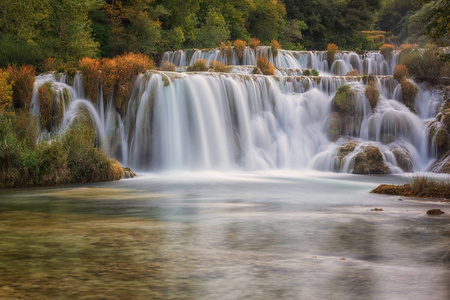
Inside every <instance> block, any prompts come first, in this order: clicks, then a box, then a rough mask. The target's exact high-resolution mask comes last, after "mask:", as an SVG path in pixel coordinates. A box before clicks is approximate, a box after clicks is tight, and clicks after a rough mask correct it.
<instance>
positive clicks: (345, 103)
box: [333, 84, 356, 113]
mask: <svg viewBox="0 0 450 300" xmlns="http://www.w3.org/2000/svg"><path fill="white" fill-rule="evenodd" d="M355 101H356V93H355V91H353V90H352V89H351V88H350V86H349V85H348V84H344V85H341V86H340V87H339V88H338V90H337V92H336V94H335V95H334V97H333V104H334V106H335V107H336V108H337V110H338V111H340V112H343V113H351V111H352V109H353V106H354V105H355Z"/></svg>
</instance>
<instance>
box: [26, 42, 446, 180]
mask: <svg viewBox="0 0 450 300" xmlns="http://www.w3.org/2000/svg"><path fill="white" fill-rule="evenodd" d="M256 52H257V53H255V51H253V50H251V49H250V48H247V49H246V50H245V52H244V53H246V54H245V55H244V57H243V58H242V59H241V62H243V63H245V65H238V59H237V56H235V55H233V56H231V57H224V56H222V54H221V53H220V51H219V50H217V49H214V50H208V51H201V50H195V51H191V52H190V53H188V52H187V51H181V50H179V51H173V52H168V53H165V54H164V60H165V61H170V62H172V63H176V64H178V65H179V67H178V71H180V69H181V70H185V67H183V66H182V65H186V64H187V62H188V61H189V62H193V61H195V59H197V58H199V57H201V58H203V59H206V60H211V59H215V60H222V61H225V62H227V63H230V64H232V67H231V72H230V73H210V72H201V73H189V72H163V71H149V72H147V74H143V75H140V76H138V78H137V79H136V82H135V84H134V87H133V90H132V93H131V96H130V99H129V102H128V106H127V109H126V113H124V114H120V113H119V112H118V111H117V110H116V108H115V107H114V96H113V95H110V97H109V99H107V100H104V99H103V91H102V88H101V86H100V88H99V93H98V99H97V101H95V104H94V102H92V101H90V100H89V99H85V95H84V92H83V78H82V76H81V74H77V75H76V76H75V78H74V80H73V84H72V86H71V87H69V86H68V85H67V84H66V83H64V81H65V80H67V79H66V78H65V77H60V78H59V79H58V80H56V78H55V75H54V74H46V75H41V76H38V77H37V79H36V84H35V91H34V94H33V99H32V109H33V112H34V114H35V115H38V114H39V105H38V104H39V103H38V101H37V97H38V96H37V89H38V87H39V86H40V85H42V84H43V83H45V82H51V83H52V86H53V88H54V89H56V90H58V89H61V88H67V89H68V90H70V94H71V97H70V102H69V103H67V107H66V106H65V108H64V118H63V121H62V124H61V125H60V126H58V128H57V130H61V131H64V130H65V129H66V128H67V127H68V126H70V125H71V124H72V123H74V122H75V121H76V120H77V117H78V116H79V115H80V114H81V113H83V112H84V113H85V114H86V113H87V114H88V115H89V116H90V118H91V120H92V121H93V123H94V124H95V129H96V131H97V135H98V137H99V140H100V141H101V145H102V149H103V150H104V151H105V152H106V153H107V154H108V155H110V156H113V157H115V158H117V159H118V160H119V161H120V162H121V163H123V164H126V165H127V166H130V167H133V168H135V169H137V170H141V171H151V170H155V171H156V170H221V171H227V170H233V169H244V170H265V169H295V170H299V169H315V170H322V171H339V172H352V169H353V168H354V161H355V157H356V156H357V155H358V154H359V153H362V152H363V151H364V149H365V148H367V147H368V146H375V147H377V148H378V149H379V150H380V152H381V154H382V157H383V160H384V161H385V163H386V164H387V166H388V167H389V169H390V171H391V172H402V168H403V170H405V168H404V166H402V164H401V163H400V162H399V161H398V159H399V156H398V155H399V153H406V154H405V155H406V156H407V157H408V160H410V164H411V166H412V168H413V170H416V171H418V170H427V168H428V167H429V166H430V164H431V163H432V162H433V161H434V160H435V158H436V157H435V156H436V153H435V151H433V149H431V148H432V146H431V145H429V144H428V133H427V124H428V122H429V121H430V120H431V119H432V118H434V117H435V115H436V114H437V112H438V108H439V107H440V105H441V104H442V101H443V99H442V97H441V96H440V94H439V93H437V92H434V91H433V90H429V89H428V88H427V86H425V85H419V93H418V96H417V97H416V102H415V108H416V111H417V114H416V113H413V112H412V111H411V110H410V109H409V108H407V107H406V106H405V105H404V104H403V103H401V101H400V100H401V91H400V90H401V89H400V85H399V83H398V82H397V81H396V80H394V79H393V77H392V76H386V75H378V76H376V77H374V80H375V82H374V83H373V84H374V85H375V86H376V88H377V89H378V90H379V91H380V99H379V103H378V105H377V106H376V107H375V108H373V109H372V107H371V105H370V103H369V100H368V99H367V98H366V96H365V88H366V86H365V82H366V79H365V78H364V77H363V76H331V75H326V74H329V73H328V72H327V71H325V76H313V77H309V76H302V75H301V74H302V69H304V68H306V67H315V68H317V69H319V70H326V68H327V62H326V53H325V52H323V51H316V52H306V51H286V50H280V51H279V54H278V56H277V57H276V58H274V57H273V56H271V50H270V48H268V47H260V49H258V51H256ZM257 55H266V56H267V57H270V59H271V60H272V61H274V63H276V64H277V65H281V66H283V67H280V68H278V69H277V74H278V76H263V75H252V74H250V73H251V71H252V69H253V67H254V65H252V63H255V58H256V56H257ZM396 60H397V58H396V56H395V53H394V55H392V56H391V59H390V60H389V61H384V58H382V55H380V54H379V53H372V52H370V53H366V54H364V55H359V54H356V53H353V52H341V53H338V54H337V55H336V60H335V63H334V64H333V66H334V65H335V64H339V65H340V67H339V68H340V70H341V71H342V70H344V71H345V70H347V69H353V68H355V69H357V70H360V71H364V70H377V72H378V71H380V70H381V71H380V72H381V73H389V72H391V70H392V66H394V65H395V63H396V62H395V61H396ZM325 64H326V65H325ZM348 66H351V67H348ZM284 67H286V68H284ZM292 67H295V68H292ZM336 68H337V67H336ZM345 68H347V69H345ZM331 69H332V71H333V67H332V68H331ZM321 75H323V74H321ZM61 78H62V79H61ZM343 84H348V85H349V86H350V87H351V89H352V90H354V91H355V93H356V103H355V104H354V115H353V116H351V117H350V118H349V117H346V119H345V122H346V123H345V130H344V131H343V132H341V134H340V135H339V138H337V140H333V139H331V138H330V136H329V126H330V116H332V115H333V114H332V113H333V97H334V95H335V93H336V91H337V90H338V88H339V87H340V86H341V85H343ZM343 120H344V119H343ZM343 122H344V121H343ZM349 142H352V143H355V145H356V146H355V147H353V148H352V150H351V151H350V152H349V153H348V156H346V158H345V159H341V158H339V151H340V150H339V149H340V148H341V147H343V146H344V145H346V144H347V143H349Z"/></svg>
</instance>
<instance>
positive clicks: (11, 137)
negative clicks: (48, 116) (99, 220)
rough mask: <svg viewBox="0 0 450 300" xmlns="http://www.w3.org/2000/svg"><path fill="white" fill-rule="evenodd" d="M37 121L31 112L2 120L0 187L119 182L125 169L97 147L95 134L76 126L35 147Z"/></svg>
mask: <svg viewBox="0 0 450 300" xmlns="http://www.w3.org/2000/svg"><path fill="white" fill-rule="evenodd" d="M37 135H38V125H37V121H36V120H35V118H34V117H33V116H31V113H29V112H28V111H23V112H17V113H16V114H15V115H13V116H8V117H7V116H0V187H20V186H39V185H57V184H66V183H83V182H97V181H110V180H118V179H120V178H121V177H122V167H121V166H120V165H119V163H118V162H117V161H116V160H114V159H109V158H108V157H107V156H106V154H104V153H103V152H102V151H101V150H100V149H98V148H96V147H95V133H94V130H93V129H92V128H90V127H88V126H86V125H82V124H80V125H77V126H75V127H73V128H71V129H69V130H68V131H67V132H66V133H65V134H64V135H61V136H58V137H57V138H56V139H54V140H52V141H42V142H39V143H36V142H35V141H36V140H37Z"/></svg>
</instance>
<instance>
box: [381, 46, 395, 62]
mask: <svg viewBox="0 0 450 300" xmlns="http://www.w3.org/2000/svg"><path fill="white" fill-rule="evenodd" d="M380 51H381V54H383V56H384V58H386V59H387V58H388V57H389V54H390V53H391V52H392V51H394V46H392V45H391V44H384V45H382V46H381V47H380Z"/></svg>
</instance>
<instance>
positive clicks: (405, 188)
mask: <svg viewBox="0 0 450 300" xmlns="http://www.w3.org/2000/svg"><path fill="white" fill-rule="evenodd" d="M371 193H374V194H385V195H398V196H405V197H418V198H439V199H440V198H444V199H450V180H439V179H434V178H432V177H427V176H416V177H413V178H412V179H411V181H410V182H409V183H406V184H403V185H392V184H382V185H379V186H378V187H377V188H376V189H374V190H372V191H371Z"/></svg>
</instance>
